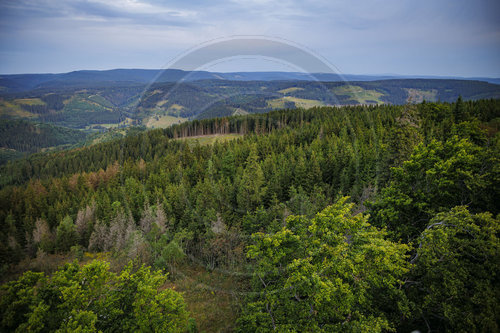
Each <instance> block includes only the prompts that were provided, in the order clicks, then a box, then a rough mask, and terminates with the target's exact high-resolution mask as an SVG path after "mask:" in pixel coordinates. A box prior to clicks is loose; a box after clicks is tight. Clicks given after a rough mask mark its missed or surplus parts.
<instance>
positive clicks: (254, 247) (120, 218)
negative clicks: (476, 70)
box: [0, 81, 500, 332]
mask: <svg viewBox="0 0 500 333" xmlns="http://www.w3.org/2000/svg"><path fill="white" fill-rule="evenodd" d="M424 83H425V82H422V83H419V84H421V85H422V86H421V87H420V88H421V89H427V88H428V87H427V86H425V84H424ZM204 84H206V85H210V84H213V83H212V82H211V81H207V82H205V83H204ZM364 84H365V85H366V87H368V86H369V85H370V84H371V85H374V84H375V83H364ZM387 89H389V88H387ZM306 92H307V91H306ZM306 92H304V91H300V90H298V91H297V93H306ZM186 94H187V95H189V94H188V93H186ZM44 101H45V103H53V104H54V105H56V104H57V103H59V102H60V100H59V99H57V98H56V97H52V99H51V100H48V99H45V100H44ZM147 101H148V100H147V99H145V100H144V101H143V102H142V103H146V102H147ZM153 102H154V101H152V102H151V103H153ZM191 102H192V103H196V102H197V101H196V100H195V99H192V100H191ZM254 102H255V101H254ZM155 103H156V102H155ZM153 104H154V103H153ZM111 113H112V112H111V111H110V114H111ZM499 129H500V100H496V99H480V100H475V101H465V100H463V99H462V97H459V98H458V99H457V100H456V101H454V102H426V101H424V102H422V103H418V104H403V105H390V104H382V105H348V106H341V107H332V106H323V107H320V106H318V107H311V108H308V109H303V108H299V107H297V108H293V109H283V110H277V111H272V112H268V113H256V114H248V115H238V116H222V114H221V116H220V117H218V118H210V119H197V120H192V121H187V122H184V123H182V124H176V125H173V126H171V127H168V128H164V129H153V130H148V131H137V132H136V133H133V134H132V135H127V136H126V137H124V138H121V139H117V140H111V141H108V142H102V143H97V144H94V145H90V146H83V147H78V148H75V149H70V150H61V151H55V152H49V153H39V154H34V155H31V156H29V157H27V158H24V159H20V160H16V161H9V162H8V163H6V164H4V165H2V166H0V264H1V267H0V280H1V281H2V283H3V284H2V286H1V288H0V318H1V319H0V331H6V332H9V331H19V332H24V331H37V332H55V331H57V332H73V331H75V332H98V331H102V332H116V331H120V332H137V331H160V332H163V331H168V332H197V331H207V332H209V331H234V332H272V331H277V332H389V331H398V332H411V331H415V330H419V331H421V332H431V331H432V332H498V331H499V330H500V319H499V318H500V302H499V300H500V281H499V278H500V277H499V275H498V274H499V272H500V240H499V239H498V236H499V233H500V223H499V222H500V215H499V213H500V205H499V204H498V203H499V202H500V163H499V158H500V134H499ZM229 135H230V139H227V140H223V138H227V137H229ZM206 137H214V138H215V139H214V141H213V142H210V143H208V144H207V143H205V142H203V141H202V138H206ZM217 138H218V139H217ZM19 144H22V143H19ZM56 259H57V260H58V261H56V262H57V264H53V262H54V261H55V260H56ZM193 267H200V268H199V270H200V271H201V270H203V272H204V273H203V275H202V276H204V277H207V278H206V280H204V281H201V282H203V283H204V284H205V285H208V286H209V287H210V286H217V285H218V284H217V283H219V282H220V280H223V279H226V278H227V279H228V281H236V282H234V284H233V285H231V286H230V287H231V288H232V289H231V290H229V291H228V289H224V288H216V287H213V288H212V289H210V288H209V289H208V290H209V293H210V294H211V295H213V297H214V298H224V297H227V298H231V299H232V303H231V304H232V307H233V308H234V310H233V311H234V315H232V316H227V317H220V318H219V320H220V321H225V322H224V326H223V329H221V328H220V327H219V328H218V329H214V328H213V326H210V325H211V324H210V323H207V322H208V321H207V320H206V319H204V318H205V317H206V316H207V315H208V314H207V313H205V312H203V310H200V308H199V307H197V306H194V305H193V297H192V294H190V291H189V290H184V291H183V292H181V291H177V289H176V288H175V287H176V286H177V285H179V283H180V281H182V279H183V278H185V277H183V272H191V269H193ZM197 269H198V268H197ZM184 275H186V274H184ZM214 281H215V282H214ZM224 281H225V280H224ZM233 305H234V306H233Z"/></svg>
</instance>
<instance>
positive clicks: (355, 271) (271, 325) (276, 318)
mask: <svg viewBox="0 0 500 333" xmlns="http://www.w3.org/2000/svg"><path fill="white" fill-rule="evenodd" d="M353 207H354V205H353V204H349V203H347V198H346V197H344V198H341V199H340V200H338V201H337V202H336V203H335V204H334V205H332V206H329V207H327V208H326V209H325V210H323V211H322V212H320V213H318V214H317V215H316V216H315V217H314V218H312V219H308V218H306V217H304V216H290V217H288V219H287V221H286V226H285V227H284V228H282V229H281V230H280V231H279V232H277V233H275V234H264V233H257V234H255V235H254V241H255V243H254V244H253V245H251V246H250V247H249V250H248V255H249V257H251V258H253V259H255V260H256V268H255V274H254V283H255V285H254V286H255V294H254V296H252V297H251V299H250V300H249V302H248V304H247V305H245V307H244V308H243V314H242V316H241V318H240V319H239V325H240V326H239V329H240V331H242V332H246V331H259V332H265V331H273V330H276V331H280V332H285V331H286V332H380V331H383V330H390V329H392V328H394V322H395V321H396V320H397V319H398V318H399V316H401V311H403V310H404V306H403V305H404V304H405V297H404V294H403V292H402V290H401V289H400V285H401V283H402V281H401V278H402V277H403V275H404V274H405V273H406V272H407V271H408V267H407V266H408V265H407V262H406V255H405V253H406V251H407V250H408V247H407V246H406V245H403V244H397V243H393V242H391V241H388V240H386V239H385V233H384V231H381V230H378V229H376V228H375V227H373V226H370V225H369V224H368V222H367V219H368V217H367V216H365V215H362V214H358V215H355V216H353V215H352V209H353Z"/></svg>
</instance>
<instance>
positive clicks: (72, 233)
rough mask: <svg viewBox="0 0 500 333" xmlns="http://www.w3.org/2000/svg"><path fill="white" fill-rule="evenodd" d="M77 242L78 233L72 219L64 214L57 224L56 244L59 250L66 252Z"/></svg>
mask: <svg viewBox="0 0 500 333" xmlns="http://www.w3.org/2000/svg"><path fill="white" fill-rule="evenodd" d="M77 242H78V234H77V233H76V227H75V224H74V223H73V219H72V218H71V217H70V216H66V217H65V218H64V219H63V220H62V221H61V223H59V226H57V233H56V245H57V249H58V250H59V251H61V252H67V251H69V249H70V248H71V247H72V246H73V245H75V244H76V243H77Z"/></svg>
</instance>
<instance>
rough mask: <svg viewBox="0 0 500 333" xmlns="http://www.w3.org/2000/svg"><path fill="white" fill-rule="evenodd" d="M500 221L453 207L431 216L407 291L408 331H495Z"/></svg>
mask: <svg viewBox="0 0 500 333" xmlns="http://www.w3.org/2000/svg"><path fill="white" fill-rule="evenodd" d="M499 234H500V220H499V219H498V218H496V219H495V218H493V217H492V216H491V214H490V213H479V214H472V213H470V212H469V211H468V210H467V208H466V207H464V206H458V207H454V208H453V209H451V210H450V211H448V212H444V213H440V214H437V215H436V216H435V217H434V218H433V219H432V220H431V221H430V224H429V226H428V227H427V228H426V230H425V231H424V232H423V233H422V235H421V237H420V239H419V241H420V246H419V247H418V250H417V253H416V257H415V258H414V262H415V266H414V270H413V272H412V275H413V276H412V278H411V280H412V281H413V282H409V283H408V284H407V285H408V295H409V297H410V299H411V300H412V302H413V308H414V316H415V318H414V322H412V324H411V325H410V326H411V329H415V326H420V327H419V329H421V330H428V331H430V330H432V331H436V332H437V331H439V332H497V331H498V330H499V328H500V322H499V318H500V302H499V300H500V287H499V285H500V284H499V282H500V281H499V277H498V274H499V272H500V240H499V239H498V235H499Z"/></svg>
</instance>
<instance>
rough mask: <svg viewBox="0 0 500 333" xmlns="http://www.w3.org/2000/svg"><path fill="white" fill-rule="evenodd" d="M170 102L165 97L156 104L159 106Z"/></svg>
mask: <svg viewBox="0 0 500 333" xmlns="http://www.w3.org/2000/svg"><path fill="white" fill-rule="evenodd" d="M167 102H168V99H164V100H161V101H159V102H158V103H156V106H157V107H162V106H163V105H165V103H167Z"/></svg>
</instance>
